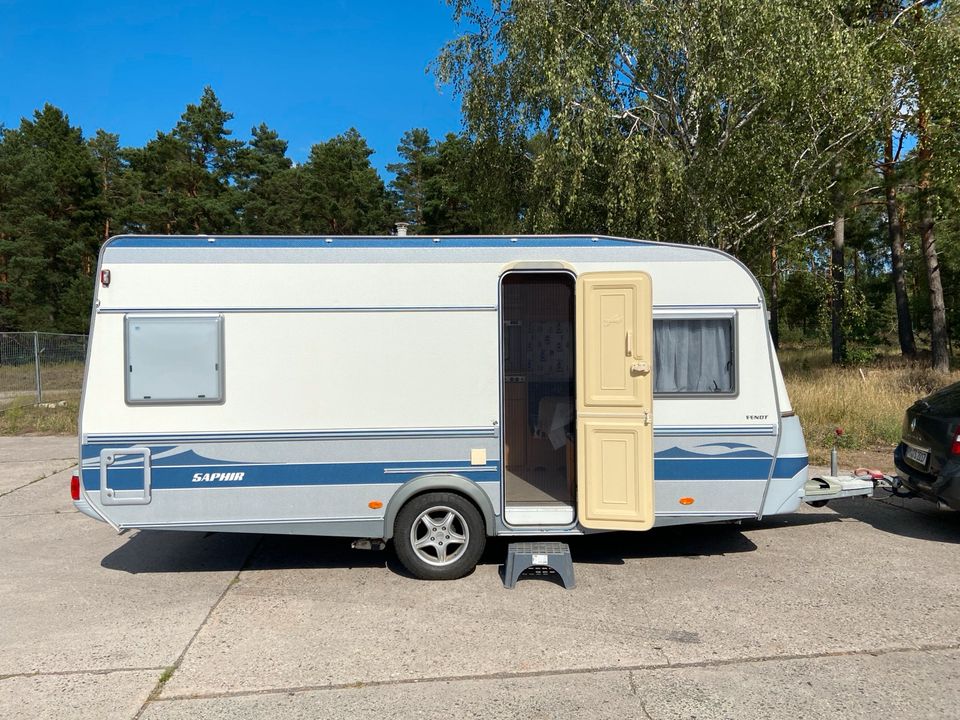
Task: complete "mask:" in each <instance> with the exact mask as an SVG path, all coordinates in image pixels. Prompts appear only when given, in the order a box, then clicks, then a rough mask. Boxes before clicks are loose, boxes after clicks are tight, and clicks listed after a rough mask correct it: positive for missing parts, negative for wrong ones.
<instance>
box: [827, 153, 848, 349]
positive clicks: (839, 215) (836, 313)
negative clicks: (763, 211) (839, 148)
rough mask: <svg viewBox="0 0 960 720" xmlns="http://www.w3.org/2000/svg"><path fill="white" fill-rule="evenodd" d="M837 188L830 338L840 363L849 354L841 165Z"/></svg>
mask: <svg viewBox="0 0 960 720" xmlns="http://www.w3.org/2000/svg"><path fill="white" fill-rule="evenodd" d="M836 180H837V190H836V192H835V194H834V210H833V252H832V254H831V264H830V275H831V280H832V281H833V302H832V303H831V307H830V340H831V343H830V344H831V348H832V350H833V355H832V357H833V363H834V364H835V365H839V364H840V363H842V362H843V361H844V360H845V359H846V356H847V343H846V338H845V337H844V336H843V313H844V307H843V285H844V267H843V242H844V225H845V220H846V218H845V217H844V214H843V193H842V191H841V190H840V172H839V166H838V169H837V173H836Z"/></svg>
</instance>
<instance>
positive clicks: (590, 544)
mask: <svg viewBox="0 0 960 720" xmlns="http://www.w3.org/2000/svg"><path fill="white" fill-rule="evenodd" d="M817 517H820V516H817ZM832 517H833V516H823V517H822V518H821V519H820V521H821V522H823V521H829V520H830V519H831V518H832ZM801 521H802V522H807V518H806V517H803V518H801ZM519 539H529V538H519ZM563 540H564V542H567V543H568V544H569V545H570V551H571V553H572V555H573V559H574V562H577V563H586V564H593V565H622V564H623V563H624V561H625V560H628V559H634V558H648V557H650V558H654V557H656V558H662V557H680V558H695V557H701V556H707V555H711V556H714V555H727V554H732V553H742V552H752V551H754V550H756V549H757V546H756V545H755V544H754V543H753V542H751V541H750V540H749V539H748V538H747V537H746V536H744V535H743V533H742V532H740V527H739V526H737V525H732V524H724V525H701V526H685V527H669V528H658V529H655V530H651V531H650V532H645V533H629V532H611V533H598V534H595V535H586V536H582V537H568V538H564V539H563ZM514 541H515V540H514ZM510 542H511V539H510V538H489V539H488V541H487V547H486V550H485V551H484V554H483V557H482V558H481V560H480V563H481V564H484V565H501V564H503V562H504V561H505V559H506V556H507V545H508V544H509V543H510ZM101 565H102V566H103V567H104V568H106V569H108V570H118V571H121V572H127V573H133V574H137V573H166V572H216V571H227V570H239V569H240V568H244V569H246V570H248V571H256V570H278V569H305V568H310V569H317V568H348V569H349V568H360V567H368V568H369V567H382V568H387V569H389V570H390V571H392V572H395V573H397V574H399V575H403V576H405V577H409V573H407V571H406V570H405V569H404V568H403V567H402V566H401V565H400V564H399V563H398V562H397V560H396V558H395V556H394V554H393V551H392V549H391V548H389V547H388V549H387V550H384V551H368V550H353V549H351V547H350V539H349V538H330V537H312V536H304V535H294V536H290V535H248V534H238V533H200V532H172V531H161V530H141V531H135V532H133V533H132V534H131V535H130V536H129V538H128V539H127V540H126V542H125V543H124V544H123V545H121V546H120V547H119V548H117V549H116V550H114V551H113V552H111V553H110V554H109V555H107V556H106V557H104V558H103V560H102V562H101Z"/></svg>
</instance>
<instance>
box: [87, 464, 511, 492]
mask: <svg viewBox="0 0 960 720" xmlns="http://www.w3.org/2000/svg"><path fill="white" fill-rule="evenodd" d="M396 466H397V463H388V464H387V463H318V464H312V465H301V464H292V463H291V464H271V465H268V464H263V465H244V466H231V467H229V468H221V469H218V468H217V467H216V466H208V467H196V466H194V467H165V466H156V465H152V466H151V468H150V479H151V482H152V484H153V489H154V490H167V489H183V488H196V487H271V486H278V485H373V484H397V485H399V484H401V483H404V482H406V481H407V480H412V479H413V478H415V477H417V476H419V475H424V474H426V473H428V472H446V473H456V474H457V475H462V476H463V477H465V478H467V479H468V480H473V481H475V482H482V481H489V480H496V479H497V478H498V477H499V475H498V474H499V470H500V468H499V463H490V464H488V465H485V466H481V467H471V466H469V465H461V466H459V467H458V466H457V464H456V462H455V461H454V462H450V461H447V462H437V463H417V467H416V468H411V469H410V470H408V471H405V472H397V471H394V472H390V473H386V472H385V470H386V469H387V468H388V467H389V468H391V469H392V468H395V467H396ZM434 468H436V469H434ZM108 472H109V484H110V487H112V488H114V489H115V490H137V489H141V488H142V487H143V463H136V464H131V465H114V466H111V467H110V469H109V471H108ZM495 473H497V474H495ZM198 476H199V477H198ZM83 486H84V487H85V488H86V489H87V490H99V489H100V468H99V467H90V468H84V470H83Z"/></svg>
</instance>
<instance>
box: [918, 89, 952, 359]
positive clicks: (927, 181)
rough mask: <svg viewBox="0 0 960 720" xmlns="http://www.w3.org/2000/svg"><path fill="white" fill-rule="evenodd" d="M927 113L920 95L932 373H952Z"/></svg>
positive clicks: (922, 235) (923, 228)
mask: <svg viewBox="0 0 960 720" xmlns="http://www.w3.org/2000/svg"><path fill="white" fill-rule="evenodd" d="M927 122H928V118H927V112H926V109H925V108H924V105H923V95H922V91H921V96H920V104H919V107H918V109H917V147H918V152H917V159H918V160H919V163H920V182H919V185H918V188H917V209H918V211H919V215H920V245H921V247H922V248H923V259H924V262H925V263H926V266H927V286H928V287H929V289H930V351H931V355H932V365H933V369H934V370H936V371H937V372H943V373H946V372H949V371H950V347H949V344H948V341H947V311H946V307H945V306H944V303H943V282H942V281H941V279H940V262H939V260H938V259H937V246H936V239H935V237H934V234H933V203H932V202H931V197H930V196H931V191H932V188H931V185H932V183H931V178H930V161H931V159H932V158H933V149H932V148H931V147H930V131H929V128H928V127H927Z"/></svg>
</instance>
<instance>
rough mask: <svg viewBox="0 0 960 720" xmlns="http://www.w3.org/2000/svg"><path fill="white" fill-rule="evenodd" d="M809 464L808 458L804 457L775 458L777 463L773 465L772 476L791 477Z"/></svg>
mask: <svg viewBox="0 0 960 720" xmlns="http://www.w3.org/2000/svg"><path fill="white" fill-rule="evenodd" d="M809 464H810V459H809V458H806V457H797V458H777V464H776V465H774V466H773V477H775V478H792V477H793V476H794V475H796V474H797V473H798V472H800V471H801V470H803V469H804V468H805V467H807V465H809Z"/></svg>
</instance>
